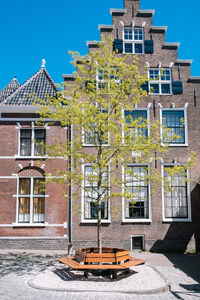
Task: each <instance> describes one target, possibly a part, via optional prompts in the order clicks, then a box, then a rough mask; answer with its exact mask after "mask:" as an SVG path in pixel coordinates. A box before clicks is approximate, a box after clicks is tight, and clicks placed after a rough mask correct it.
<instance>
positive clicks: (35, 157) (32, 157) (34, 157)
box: [14, 155, 47, 159]
mask: <svg viewBox="0 0 200 300" xmlns="http://www.w3.org/2000/svg"><path fill="white" fill-rule="evenodd" d="M14 158H15V159H46V158H47V156H20V155H15V156H14Z"/></svg>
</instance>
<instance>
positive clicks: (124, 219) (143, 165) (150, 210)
mask: <svg viewBox="0 0 200 300" xmlns="http://www.w3.org/2000/svg"><path fill="white" fill-rule="evenodd" d="M126 166H135V167H147V168H148V174H149V175H150V172H151V169H150V164H148V165H146V164H134V163H133V164H124V165H123V166H122V182H124V181H125V167H126ZM147 186H148V192H149V199H148V202H149V211H148V215H149V217H148V218H143V219H142V218H133V219H127V218H125V212H124V210H125V197H124V191H125V185H124V183H123V184H122V222H123V223H151V222H152V207H151V184H150V182H149V183H148V184H147Z"/></svg>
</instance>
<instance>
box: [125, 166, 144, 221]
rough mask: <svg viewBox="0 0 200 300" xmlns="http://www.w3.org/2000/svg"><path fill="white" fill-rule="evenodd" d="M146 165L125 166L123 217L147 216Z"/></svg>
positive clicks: (140, 217) (139, 217)
mask: <svg viewBox="0 0 200 300" xmlns="http://www.w3.org/2000/svg"><path fill="white" fill-rule="evenodd" d="M147 175H148V167H144V166H133V165H132V166H126V168H125V176H124V192H125V199H124V216H125V219H148V218H149V188H148V179H147Z"/></svg>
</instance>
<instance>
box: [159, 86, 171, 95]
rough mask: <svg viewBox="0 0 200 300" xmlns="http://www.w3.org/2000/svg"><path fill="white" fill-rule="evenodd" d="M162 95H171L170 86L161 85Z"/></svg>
mask: <svg viewBox="0 0 200 300" xmlns="http://www.w3.org/2000/svg"><path fill="white" fill-rule="evenodd" d="M161 92H162V94H170V84H161Z"/></svg>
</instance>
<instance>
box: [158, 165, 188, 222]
mask: <svg viewBox="0 0 200 300" xmlns="http://www.w3.org/2000/svg"><path fill="white" fill-rule="evenodd" d="M164 178H165V179H167V181H168V183H169V185H170V186H165V190H164V204H165V218H187V217H188V201H187V182H186V179H185V176H184V175H183V174H176V175H169V173H168V171H166V170H165V171H164Z"/></svg>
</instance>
